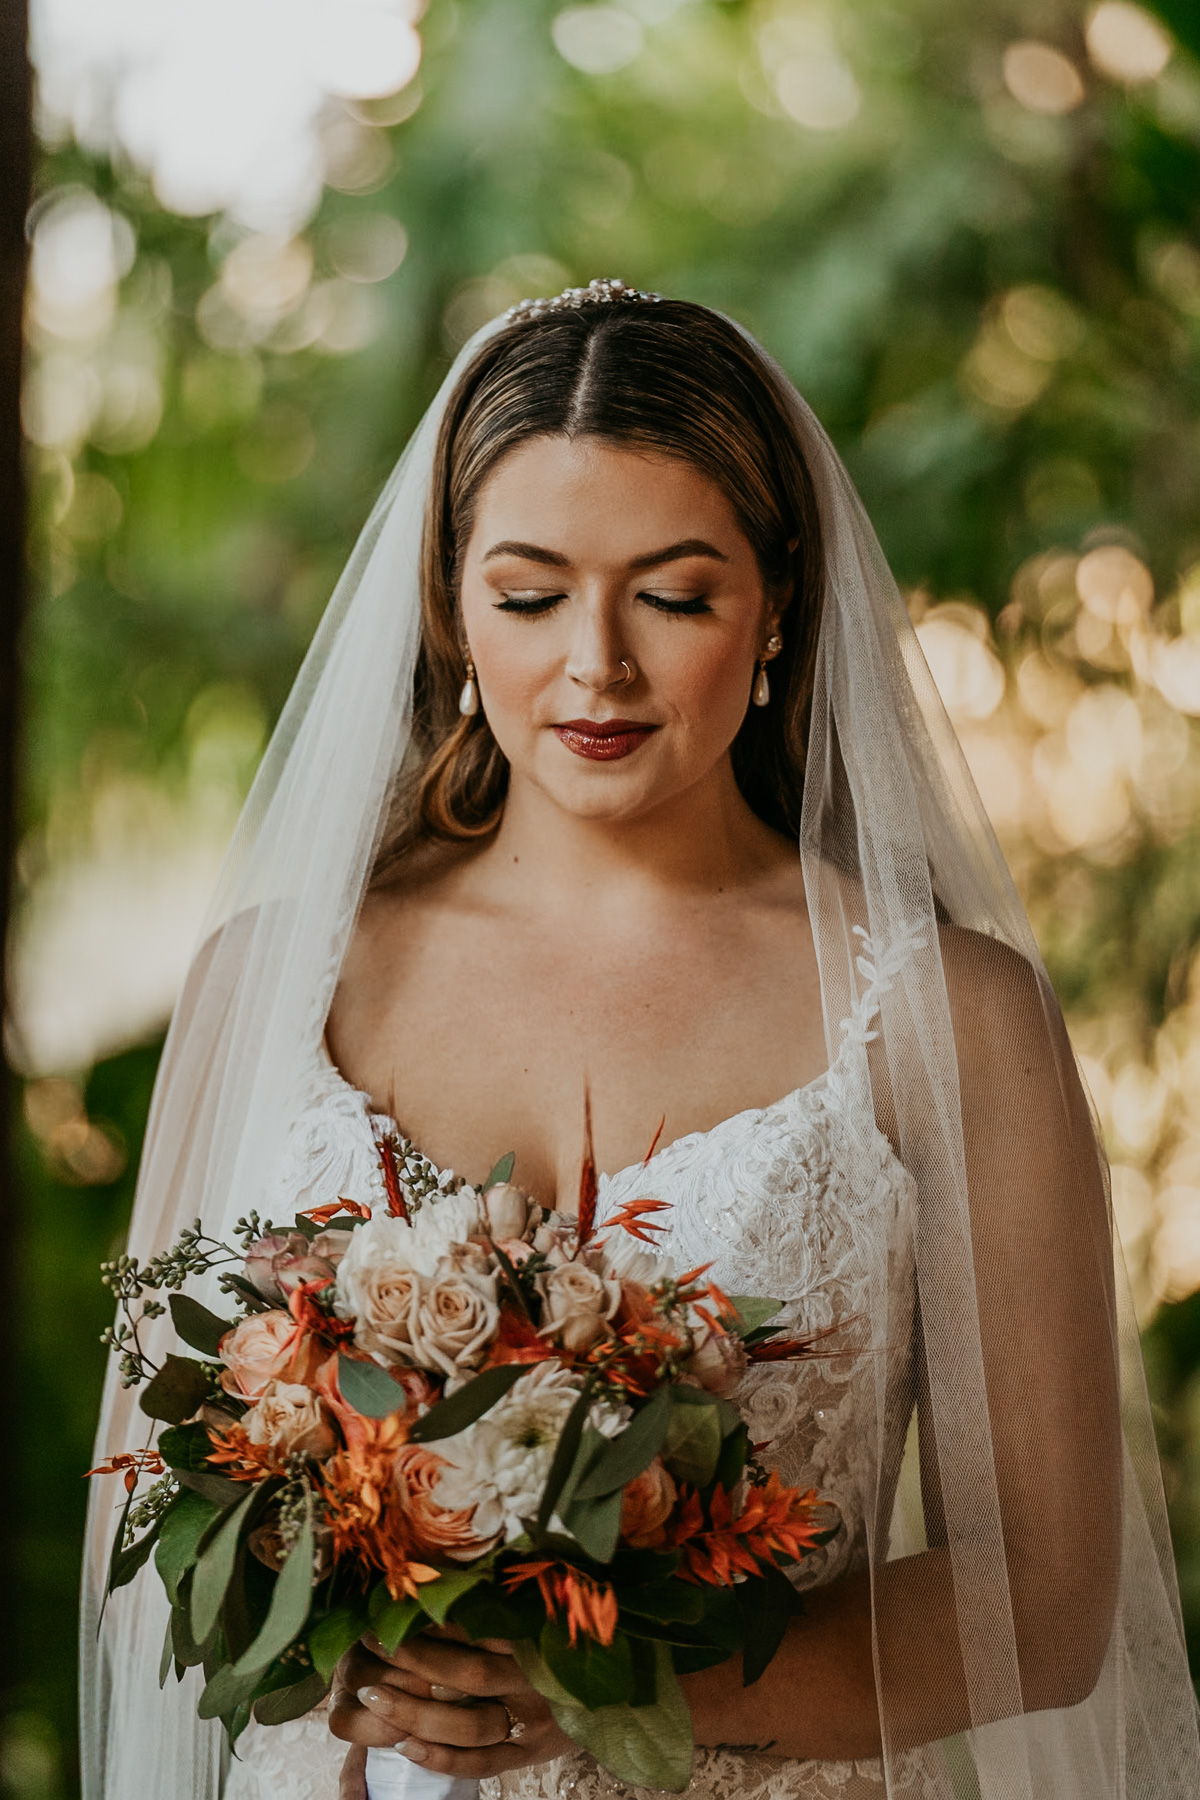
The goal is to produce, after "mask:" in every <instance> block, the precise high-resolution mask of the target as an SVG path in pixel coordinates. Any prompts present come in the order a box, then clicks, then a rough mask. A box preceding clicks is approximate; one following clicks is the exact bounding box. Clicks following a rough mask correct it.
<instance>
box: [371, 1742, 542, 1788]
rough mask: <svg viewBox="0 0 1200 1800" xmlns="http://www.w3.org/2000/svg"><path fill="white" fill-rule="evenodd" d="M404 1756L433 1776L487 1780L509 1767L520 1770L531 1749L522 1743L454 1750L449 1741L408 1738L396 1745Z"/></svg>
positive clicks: (526, 1761)
mask: <svg viewBox="0 0 1200 1800" xmlns="http://www.w3.org/2000/svg"><path fill="white" fill-rule="evenodd" d="M396 1748H397V1750H399V1752H400V1754H401V1756H407V1758H408V1760H409V1762H414V1763H419V1764H420V1766H421V1767H422V1768H423V1769H428V1770H429V1771H430V1773H431V1774H433V1775H450V1776H456V1777H457V1778H458V1779H459V1780H460V1781H486V1780H487V1778H488V1776H489V1775H503V1774H504V1773H505V1771H506V1770H508V1769H521V1768H524V1767H525V1765H526V1764H527V1763H528V1762H529V1760H530V1756H529V1752H528V1750H526V1749H524V1748H523V1746H522V1745H520V1744H497V1745H495V1747H494V1748H492V1749H488V1750H455V1749H451V1748H450V1746H449V1745H447V1744H429V1743H426V1742H425V1741H424V1740H423V1739H421V1738H408V1739H406V1740H405V1742H403V1743H401V1744H397V1746H396Z"/></svg>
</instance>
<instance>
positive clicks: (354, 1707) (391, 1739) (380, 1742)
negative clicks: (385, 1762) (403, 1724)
mask: <svg viewBox="0 0 1200 1800" xmlns="http://www.w3.org/2000/svg"><path fill="white" fill-rule="evenodd" d="M326 1723H327V1724H328V1726H329V1729H330V1731H331V1732H332V1734H333V1736H334V1737H335V1738H339V1739H340V1740H341V1742H342V1743H343V1744H354V1745H356V1746H358V1747H360V1748H362V1749H364V1750H367V1749H374V1750H390V1749H391V1748H392V1746H393V1745H394V1744H395V1742H396V1739H397V1738H398V1737H400V1736H402V1735H403V1734H402V1733H401V1732H398V1731H397V1729H396V1727H395V1725H393V1724H390V1723H389V1722H388V1721H387V1720H386V1719H384V1718H381V1717H380V1716H379V1715H378V1714H377V1713H374V1712H372V1711H371V1710H370V1708H369V1707H366V1706H362V1705H360V1704H359V1702H358V1701H357V1700H356V1699H355V1697H354V1695H353V1694H348V1695H345V1696H344V1697H343V1698H341V1699H338V1700H335V1701H334V1703H333V1705H332V1706H331V1707H330V1708H329V1715H328V1718H327V1721H326ZM352 1791H353V1790H352Z"/></svg>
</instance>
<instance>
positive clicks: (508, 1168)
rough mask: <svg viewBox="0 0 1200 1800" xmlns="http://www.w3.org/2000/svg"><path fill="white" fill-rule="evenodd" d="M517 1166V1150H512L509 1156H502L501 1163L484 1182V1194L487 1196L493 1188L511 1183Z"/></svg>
mask: <svg viewBox="0 0 1200 1800" xmlns="http://www.w3.org/2000/svg"><path fill="white" fill-rule="evenodd" d="M516 1166H517V1153H516V1151H515V1150H510V1151H509V1152H508V1155H507V1156H502V1157H501V1158H500V1161H499V1162H498V1163H497V1164H496V1166H495V1168H494V1169H493V1170H492V1172H491V1174H490V1175H489V1176H488V1178H487V1180H486V1181H485V1182H484V1184H483V1191H484V1193H485V1194H486V1193H487V1192H488V1191H489V1189H491V1188H494V1187H499V1186H500V1183H501V1182H502V1181H511V1180H512V1173H513V1170H514V1169H515V1168H516Z"/></svg>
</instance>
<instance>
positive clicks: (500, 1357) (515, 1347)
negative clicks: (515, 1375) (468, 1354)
mask: <svg viewBox="0 0 1200 1800" xmlns="http://www.w3.org/2000/svg"><path fill="white" fill-rule="evenodd" d="M554 1354H555V1350H554V1346H553V1344H548V1343H547V1342H546V1340H545V1338H542V1337H539V1336H538V1332H537V1327H536V1325H534V1323H533V1321H532V1320H531V1319H529V1318H528V1317H527V1316H526V1315H525V1314H524V1313H523V1312H520V1311H519V1310H518V1309H517V1308H516V1307H515V1306H512V1305H511V1304H510V1303H509V1302H508V1301H504V1302H503V1303H502V1304H501V1307H500V1324H499V1327H498V1328H497V1331H496V1337H495V1342H494V1343H493V1344H492V1347H491V1350H490V1351H489V1352H488V1356H487V1361H486V1362H485V1364H484V1367H485V1368H488V1369H494V1368H496V1367H497V1365H498V1364H500V1363H535V1362H546V1361H548V1360H549V1358H550V1357H552V1356H553V1355H554Z"/></svg>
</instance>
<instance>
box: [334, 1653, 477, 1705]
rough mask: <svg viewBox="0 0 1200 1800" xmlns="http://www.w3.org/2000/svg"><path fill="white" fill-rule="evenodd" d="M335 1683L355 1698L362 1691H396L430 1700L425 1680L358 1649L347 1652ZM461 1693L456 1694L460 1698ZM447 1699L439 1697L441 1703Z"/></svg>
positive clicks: (411, 1671) (405, 1669) (337, 1670)
mask: <svg viewBox="0 0 1200 1800" xmlns="http://www.w3.org/2000/svg"><path fill="white" fill-rule="evenodd" d="M334 1683H335V1685H336V1686H338V1687H344V1688H347V1689H348V1690H349V1692H350V1693H352V1694H356V1693H357V1692H358V1690H359V1688H363V1687H396V1688H400V1689H403V1691H404V1692H405V1693H409V1694H419V1695H420V1697H421V1699H422V1700H428V1699H429V1698H430V1683H429V1682H428V1681H425V1680H423V1679H422V1677H421V1676H420V1675H418V1674H416V1673H415V1672H414V1671H413V1670H412V1669H409V1668H398V1667H397V1666H396V1664H395V1663H390V1662H381V1661H380V1660H379V1658H378V1657H377V1656H373V1655H371V1654H370V1652H369V1651H366V1650H364V1649H362V1648H361V1646H356V1647H355V1648H354V1649H352V1650H348V1651H347V1652H346V1654H345V1656H343V1658H342V1660H341V1662H340V1663H339V1664H338V1666H337V1669H336V1670H335V1672H334ZM457 1692H458V1690H457V1689H456V1690H455V1693H456V1694H457ZM444 1697H445V1696H442V1695H438V1696H437V1698H439V1699H441V1698H444Z"/></svg>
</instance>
